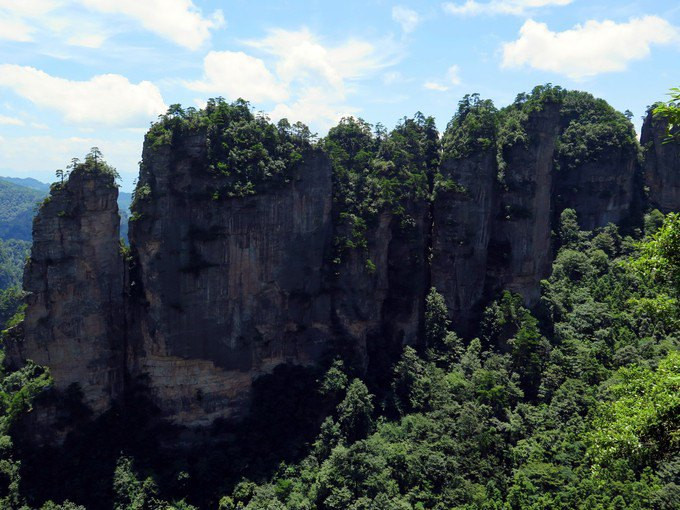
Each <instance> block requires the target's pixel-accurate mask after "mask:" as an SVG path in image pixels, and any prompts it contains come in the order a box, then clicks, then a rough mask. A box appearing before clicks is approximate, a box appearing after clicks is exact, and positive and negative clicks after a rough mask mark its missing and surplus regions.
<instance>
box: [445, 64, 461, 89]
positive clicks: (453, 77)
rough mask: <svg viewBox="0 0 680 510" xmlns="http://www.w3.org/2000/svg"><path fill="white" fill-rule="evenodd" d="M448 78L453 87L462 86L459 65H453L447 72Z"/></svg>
mask: <svg viewBox="0 0 680 510" xmlns="http://www.w3.org/2000/svg"><path fill="white" fill-rule="evenodd" d="M446 77H447V78H448V80H449V82H451V84H453V85H460V68H459V67H458V66H457V65H452V66H451V67H449V70H448V71H446Z"/></svg>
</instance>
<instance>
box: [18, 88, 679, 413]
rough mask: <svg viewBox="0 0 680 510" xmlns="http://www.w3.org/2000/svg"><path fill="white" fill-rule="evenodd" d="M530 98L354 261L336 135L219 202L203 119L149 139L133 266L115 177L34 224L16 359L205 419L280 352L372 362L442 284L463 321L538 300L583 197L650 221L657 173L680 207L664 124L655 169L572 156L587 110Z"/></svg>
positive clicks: (602, 221)
mask: <svg viewBox="0 0 680 510" xmlns="http://www.w3.org/2000/svg"><path fill="white" fill-rule="evenodd" d="M527 112H528V113H527V114H526V116H525V117H523V120H522V122H521V129H522V133H523V136H524V138H523V141H522V142H517V143H511V144H506V145H502V144H501V145H500V147H501V151H500V152H499V151H498V147H499V145H498V144H496V142H495V140H492V143H490V144H486V145H484V146H482V147H478V148H475V149H474V150H472V151H471V152H470V153H468V154H464V155H462V156H461V155H457V156H456V157H453V156H450V155H447V154H446V153H445V154H444V157H443V159H442V161H441V164H440V166H439V170H438V171H439V173H440V174H441V176H442V177H443V178H445V179H451V180H452V181H453V182H455V183H456V186H455V187H451V188H447V189H442V190H439V191H438V192H437V193H432V195H431V198H430V199H425V198H423V199H417V200H416V199H414V200H410V201H408V202H407V203H404V204H402V205H403V206H404V210H405V211H406V212H407V213H408V216H409V217H410V218H411V219H412V221H411V222H410V223H409V224H408V225H404V224H403V222H402V221H401V220H400V217H398V216H397V215H395V214H394V213H393V212H390V211H388V210H383V211H381V212H380V213H379V214H378V215H377V216H376V218H377V219H376V220H375V221H374V222H372V223H371V224H369V225H368V226H367V230H366V232H365V235H366V239H367V240H368V243H367V247H366V249H365V251H364V252H360V251H358V250H354V251H351V250H350V251H349V252H348V253H347V254H346V256H345V257H343V259H342V260H341V261H340V262H338V261H337V260H333V253H334V252H333V249H334V242H335V241H336V235H337V232H336V227H335V224H334V218H336V217H337V215H338V211H337V210H335V209H334V208H335V207H336V204H335V203H334V200H333V197H334V192H333V170H332V165H331V161H330V160H329V157H328V155H327V154H326V153H325V152H324V151H323V150H322V149H321V148H315V147H312V146H308V147H306V148H305V149H304V150H302V152H301V156H302V157H301V161H300V162H298V164H296V165H294V166H291V167H290V168H288V169H287V172H288V173H287V174H286V175H287V176H288V177H287V178H286V179H285V180H284V181H281V182H277V183H276V184H275V185H274V184H272V185H265V186H263V187H261V188H260V189H258V190H257V192H256V193H254V194H249V193H246V194H245V195H244V196H233V197H223V196H222V197H221V196H218V194H216V192H215V190H216V189H219V186H220V183H221V181H220V179H224V177H223V176H220V174H216V173H215V171H214V169H213V168H211V164H210V161H209V160H210V157H211V156H210V154H211V152H210V151H211V150H214V145H211V144H214V143H215V142H214V140H213V139H211V136H212V135H211V133H210V132H209V131H206V129H205V128H204V127H200V126H199V127H198V128H196V129H191V130H189V131H186V132H182V133H181V134H180V135H178V136H176V137H175V138H173V139H172V142H171V143H162V144H155V143H152V141H151V140H149V139H147V141H146V142H145V146H144V150H143V160H142V165H141V173H140V177H139V184H138V188H137V189H138V196H137V200H136V204H135V210H134V215H133V217H132V219H131V223H130V255H129V259H130V260H129V261H126V260H124V258H123V256H122V255H121V251H120V247H119V227H118V210H117V205H116V195H117V189H116V187H115V184H114V181H113V178H112V177H111V175H109V174H107V173H105V172H97V171H74V172H73V173H72V174H71V176H70V178H69V179H68V180H67V181H66V182H65V183H64V184H63V185H58V186H56V187H54V188H53V190H52V193H51V197H50V199H49V201H47V202H46V203H45V205H43V206H42V207H41V209H40V211H39V213H38V215H37V217H36V219H35V222H34V229H33V236H34V244H33V249H32V253H31V259H30V262H29V264H28V265H27V267H26V273H25V282H24V285H25V289H26V290H27V291H28V292H29V293H30V294H29V298H28V309H27V311H26V321H25V340H24V341H23V342H19V343H18V344H16V345H14V346H12V348H11V349H10V352H11V354H12V357H13V359H14V361H15V362H20V361H21V359H24V358H29V359H33V360H34V361H36V362H38V363H41V364H45V365H47V366H49V367H50V370H51V373H52V375H53V377H54V380H55V385H56V387H57V389H62V390H64V389H66V388H68V386H69V385H71V384H73V383H78V384H80V386H81V388H82V390H83V393H84V397H85V402H86V403H87V404H88V405H90V406H91V407H92V408H93V409H94V411H95V412H96V413H101V412H102V411H103V410H105V409H106V408H107V407H108V406H109V405H110V403H111V401H112V399H114V398H115V397H116V396H118V395H119V394H120V393H121V391H122V389H123V385H124V381H126V380H131V379H134V378H136V377H137V376H143V377H144V378H145V380H146V382H147V383H148V386H149V389H150V390H151V394H152V395H153V398H154V400H155V402H156V403H157V404H158V406H159V407H160V408H161V410H162V411H163V413H164V415H165V416H166V417H168V418H170V419H171V420H173V421H175V422H176V423H179V424H183V425H206V424H209V423H210V422H211V421H212V420H213V419H214V418H217V417H230V416H236V415H238V414H239V413H241V412H242V411H243V410H244V409H245V403H246V402H247V401H248V398H249V394H250V390H251V385H252V382H253V380H254V379H255V378H257V377H258V376H260V375H262V374H266V373H269V372H271V371H272V370H273V368H274V367H276V366H277V365H280V364H283V363H295V364H314V363H316V362H318V361H319V360H320V359H322V358H323V357H324V356H326V355H329V354H331V355H332V354H333V353H334V352H337V351H338V350H343V349H344V350H345V351H351V352H352V353H354V355H355V357H356V358H357V359H359V365H360V367H362V368H363V370H371V369H372V366H378V365H380V364H381V363H382V359H383V358H385V357H386V358H388V359H390V356H394V355H395V354H398V353H399V352H400V350H401V348H402V346H403V345H404V344H413V343H415V342H416V339H417V338H418V337H419V334H420V333H421V332H422V327H423V310H424V301H425V296H426V293H427V291H428V289H429V287H430V286H435V287H436V288H437V289H438V290H439V292H441V293H442V294H443V296H444V298H445V299H446V302H447V305H448V307H449V311H450V314H451V319H452V320H453V322H454V324H455V325H456V326H457V327H458V329H459V331H461V332H463V333H464V334H465V333H466V332H467V331H469V325H470V324H471V323H473V322H474V321H475V320H477V319H478V318H479V317H480V313H481V310H482V308H483V306H484V304H485V303H487V302H488V300H489V299H492V298H493V297H495V296H496V295H497V293H498V292H499V291H500V290H502V289H509V290H512V291H514V292H517V293H519V294H521V295H522V296H523V297H524V298H525V300H526V302H527V303H529V304H535V303H536V302H537V299H538V297H539V294H540V281H541V279H543V278H546V277H547V276H548V273H549V270H550V264H551V261H552V255H553V251H554V249H555V246H554V243H555V241H554V236H553V233H554V232H555V231H556V230H557V226H558V225H557V222H558V219H559V214H560V213H561V212H562V210H564V209H565V208H567V207H569V208H573V209H575V210H576V212H577V213H578V216H579V219H580V221H581V224H582V227H584V228H586V229H592V228H597V227H604V226H605V225H607V223H609V222H614V223H626V222H628V223H629V224H632V223H634V222H633V220H634V219H635V218H634V217H635V215H638V214H639V213H640V212H641V211H642V208H643V201H644V199H645V197H644V192H643V186H644V185H645V182H646V185H647V186H648V188H649V197H648V199H649V202H650V203H651V204H652V205H653V206H655V207H660V208H662V209H663V210H664V212H666V211H671V210H678V209H680V193H677V191H678V189H680V186H678V183H679V182H680V180H679V179H680V177H679V176H680V169H679V167H678V164H679V163H678V161H679V160H680V159H679V158H678V154H679V152H678V151H679V149H678V144H677V143H672V144H663V143H662V141H663V139H664V137H665V126H664V125H663V124H662V123H659V122H655V121H652V120H651V117H650V118H648V120H647V121H646V122H645V127H644V131H643V137H642V144H643V146H644V154H645V155H646V159H645V160H644V164H640V160H639V150H638V146H637V144H636V143H631V142H626V143H620V144H618V145H616V144H612V146H611V147H609V148H605V149H604V150H603V151H600V152H599V153H597V154H596V155H592V156H590V157H588V158H586V159H579V160H568V161H567V159H566V158H567V156H565V155H564V154H565V151H564V146H565V145H566V144H567V143H568V141H569V137H573V136H580V135H578V133H577V134H576V135H574V134H573V131H574V129H572V127H573V126H572V124H571V122H572V121H573V113H570V111H569V110H568V109H566V108H564V107H560V105H559V104H557V103H552V102H550V101H547V102H546V103H545V104H543V105H542V106H541V107H540V108H534V109H527ZM570 115H571V116H570ZM643 170H644V174H643ZM645 179H646V181H645ZM674 190H675V191H674ZM367 260H369V261H370V264H368V263H367Z"/></svg>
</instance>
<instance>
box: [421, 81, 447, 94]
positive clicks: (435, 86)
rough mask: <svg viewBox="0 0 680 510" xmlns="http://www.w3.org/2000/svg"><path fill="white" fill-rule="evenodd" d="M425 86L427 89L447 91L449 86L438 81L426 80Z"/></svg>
mask: <svg viewBox="0 0 680 510" xmlns="http://www.w3.org/2000/svg"><path fill="white" fill-rule="evenodd" d="M423 87H424V88H426V89H427V90H436V91H437V92H446V91H447V90H449V88H448V87H447V86H446V85H442V84H441V83H437V82H436V81H426V82H425V83H423Z"/></svg>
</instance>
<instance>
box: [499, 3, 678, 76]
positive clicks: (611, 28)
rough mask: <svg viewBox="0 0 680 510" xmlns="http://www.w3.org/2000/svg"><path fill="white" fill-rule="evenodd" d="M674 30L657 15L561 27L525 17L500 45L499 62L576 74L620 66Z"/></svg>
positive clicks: (643, 54) (670, 36)
mask: <svg viewBox="0 0 680 510" xmlns="http://www.w3.org/2000/svg"><path fill="white" fill-rule="evenodd" d="M678 34H679V32H678V30H677V29H676V28H675V27H673V26H672V25H671V24H669V23H668V22H667V21H665V20H663V19H661V18H659V17H657V16H645V17H643V18H634V19H631V20H630V21H629V22H627V23H615V22H614V21H609V20H606V21H602V22H599V21H594V20H590V21H587V22H586V23H585V24H584V25H576V26H575V27H574V28H572V29H570V30H565V31H564V32H552V31H551V30H550V29H549V28H548V26H547V25H546V24H545V23H538V22H536V21H533V20H527V21H526V22H525V23H524V25H523V26H522V28H521V29H520V34H519V38H518V39H517V40H515V41H512V42H508V43H505V44H504V45H503V62H502V66H503V67H506V68H508V67H515V68H516V67H522V66H525V65H528V66H529V67H533V68H534V69H540V70H542V71H552V72H555V73H558V74H562V75H565V76H568V77H569V78H572V79H575V80H578V79H583V78H587V77H590V76H595V75H597V74H601V73H605V72H613V71H623V70H625V69H626V67H627V66H628V63H629V62H631V61H633V60H639V59H642V58H644V57H646V56H648V55H649V53H650V46H651V45H652V44H667V43H670V42H672V41H675V40H678Z"/></svg>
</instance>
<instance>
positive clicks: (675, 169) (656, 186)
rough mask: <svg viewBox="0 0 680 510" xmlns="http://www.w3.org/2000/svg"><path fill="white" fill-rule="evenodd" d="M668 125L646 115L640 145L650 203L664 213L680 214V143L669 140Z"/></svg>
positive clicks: (650, 113)
mask: <svg viewBox="0 0 680 510" xmlns="http://www.w3.org/2000/svg"><path fill="white" fill-rule="evenodd" d="M667 129H668V123H667V121H665V120H662V119H655V118H654V115H653V113H652V112H651V111H650V112H648V113H647V117H646V118H645V121H644V124H643V125H642V137H641V139H640V143H641V145H642V147H643V149H644V156H645V158H644V174H645V185H646V186H647V188H648V189H649V204H650V206H651V207H652V208H655V209H659V210H660V211H661V212H663V213H669V212H673V211H680V142H678V140H677V139H675V140H672V141H669V140H668V133H667Z"/></svg>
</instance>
